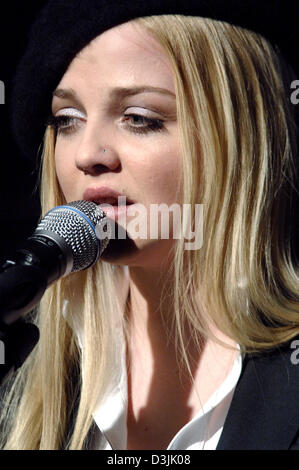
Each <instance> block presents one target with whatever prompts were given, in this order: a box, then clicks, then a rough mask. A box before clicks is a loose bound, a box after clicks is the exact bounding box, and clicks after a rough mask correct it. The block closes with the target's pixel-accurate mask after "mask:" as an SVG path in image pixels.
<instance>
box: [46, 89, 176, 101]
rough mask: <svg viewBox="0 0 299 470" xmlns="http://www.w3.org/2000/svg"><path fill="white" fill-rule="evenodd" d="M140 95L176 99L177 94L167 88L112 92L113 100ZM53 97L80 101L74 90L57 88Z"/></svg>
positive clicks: (117, 90) (115, 90)
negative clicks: (152, 94)
mask: <svg viewBox="0 0 299 470" xmlns="http://www.w3.org/2000/svg"><path fill="white" fill-rule="evenodd" d="M139 93H160V94H162V95H168V96H171V97H173V98H175V97H176V96H175V94H174V93H172V92H171V91H169V90H167V89H166V88H159V87H152V86H139V87H128V88H126V87H116V88H113V89H112V90H111V91H110V97H111V98H125V97H126V96H134V95H138V94H139ZM53 96H57V97H58V98H64V99H70V98H71V99H74V100H76V101H79V98H78V95H77V93H76V92H75V90H74V89H73V88H68V89H64V88H57V89H56V90H55V91H54V92H53Z"/></svg>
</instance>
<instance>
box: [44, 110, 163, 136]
mask: <svg viewBox="0 0 299 470" xmlns="http://www.w3.org/2000/svg"><path fill="white" fill-rule="evenodd" d="M124 117H125V121H127V120H128V119H130V118H133V117H135V118H139V119H142V120H143V121H144V122H146V123H147V125H146V126H144V127H134V126H126V127H127V128H128V129H129V130H130V132H133V133H134V134H139V135H145V134H148V133H150V132H161V131H162V132H163V130H164V129H165V128H164V121H162V120H161V119H153V118H147V117H145V116H141V115H139V114H125V115H124ZM77 119H78V118H74V117H72V116H50V118H49V119H48V121H47V125H49V126H52V127H53V128H54V130H55V131H56V134H57V135H59V134H62V135H70V134H72V133H74V132H75V131H76V124H75V122H76V120H77Z"/></svg>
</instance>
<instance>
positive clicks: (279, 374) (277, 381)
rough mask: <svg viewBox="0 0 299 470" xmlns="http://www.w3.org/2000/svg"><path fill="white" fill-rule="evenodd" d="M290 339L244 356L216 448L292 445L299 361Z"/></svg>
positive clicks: (298, 421) (298, 426) (297, 423)
mask: <svg viewBox="0 0 299 470" xmlns="http://www.w3.org/2000/svg"><path fill="white" fill-rule="evenodd" d="M291 343H292V341H291V342H290V343H289V344H287V345H286V346H283V347H280V348H278V349H276V350H274V351H272V352H270V353H267V354H261V355H250V356H249V355H246V356H245V358H244V365H243V369H242V373H241V376H240V379H239V381H238V384H237V386H236V389H235V393H234V396H233V399H232V403H231V406H230V409H229V412H228V415H227V418H226V420H225V423H224V427H223V431H222V434H221V437H220V440H219V443H218V446H217V450H226V449H227V450H283V449H289V448H290V446H291V444H292V442H293V440H294V439H295V436H296V434H297V433H298V430H299V364H296V362H297V361H294V349H292V348H291ZM297 357H298V355H297Z"/></svg>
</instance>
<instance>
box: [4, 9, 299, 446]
mask: <svg viewBox="0 0 299 470" xmlns="http://www.w3.org/2000/svg"><path fill="white" fill-rule="evenodd" d="M216 4H217V5H218V7H217V8H218V10H217V8H216V10H217V11H218V12H219V18H220V19H221V17H222V13H221V11H222V9H221V5H220V6H219V2H215V5H216ZM167 5H168V4H167V2H165V10H164V9H163V7H162V8H161V7H160V6H157V4H156V3H155V2H153V3H152V5H151V7H150V8H141V9H140V10H139V7H136V9H135V10H134V12H132V11H130V10H128V9H126V8H124V9H123V10H122V11H119V5H114V6H112V5H111V2H110V4H109V5H108V6H107V5H106V4H105V2H103V3H102V2H98V1H97V2H95V1H90V2H88V9H87V10H88V11H85V10H84V11H83V10H82V8H83V6H82V4H81V2H79V1H74V2H73V6H72V8H69V2H58V1H52V2H50V5H49V6H48V8H47V9H46V10H45V11H44V14H43V16H42V19H41V20H40V21H39V22H38V23H37V25H36V26H35V30H34V31H35V33H34V34H33V40H32V42H31V46H30V48H29V51H30V52H29V53H28V54H27V56H26V57H25V59H24V61H23V66H22V67H23V69H22V67H21V71H22V70H23V72H20V73H23V74H24V77H25V80H24V81H22V80H20V77H22V75H19V77H18V80H19V81H18V82H17V86H16V95H17V96H19V101H18V102H17V104H16V107H15V113H16V115H17V116H20V115H21V116H24V114H20V112H19V111H20V110H21V109H22V106H23V105H24V103H25V105H26V107H27V111H26V112H28V114H29V115H30V113H31V118H32V119H33V121H32V120H31V119H26V120H25V122H24V118H23V123H22V125H21V126H20V125H19V124H18V122H17V124H16V126H15V127H16V132H17V135H18V136H19V140H20V141H22V145H23V149H25V147H26V142H27V144H28V142H29V141H30V138H29V137H28V136H30V137H32V138H33V139H34V134H38V132H37V130H38V129H39V130H40V124H41V116H42V114H41V113H42V112H44V111H45V109H47V113H50V106H49V105H50V104H51V107H52V115H51V116H50V118H49V120H48V121H47V122H48V127H47V129H46V133H45V140H44V150H43V157H42V161H43V169H42V204H43V211H47V210H49V209H50V208H52V207H53V206H56V205H59V204H63V203H64V202H65V201H67V202H71V201H73V200H77V199H88V200H94V201H96V202H97V203H103V202H110V203H112V202H115V198H116V196H117V195H122V196H126V198H127V200H129V202H130V203H131V202H132V203H134V205H135V204H141V205H142V206H143V207H144V208H145V209H146V213H147V214H148V213H149V211H150V206H151V204H158V205H159V204H162V203H164V204H166V205H167V207H170V206H171V205H172V204H178V205H179V207H183V204H189V205H190V207H191V208H192V229H193V231H194V233H195V234H197V233H198V231H199V230H201V224H200V223H198V224H197V223H195V222H196V220H195V209H196V207H197V206H198V205H199V204H202V205H203V208H204V211H203V214H204V221H203V243H202V246H201V247H200V249H193V250H186V249H185V248H186V247H185V242H186V240H184V238H183V237H180V238H179V239H174V237H172V236H171V235H173V234H172V233H171V232H170V236H169V237H168V239H164V238H163V236H162V233H161V232H159V234H158V237H157V238H156V239H151V238H150V237H148V236H147V237H145V238H143V237H142V236H140V237H135V238H134V237H133V233H130V225H129V222H130V220H131V218H130V217H132V214H131V216H130V213H129V209H128V212H127V215H128V219H127V224H124V225H123V226H124V228H125V229H126V231H127V233H128V235H129V236H130V239H128V238H127V239H126V240H125V241H124V242H123V241H122V242H121V243H120V242H118V241H115V243H112V244H111V245H110V246H108V248H107V250H106V251H105V252H104V254H103V257H102V260H101V261H100V262H98V263H97V264H96V265H95V266H94V267H93V268H91V269H89V270H87V271H83V272H80V273H77V274H73V275H70V276H69V277H67V278H66V279H62V280H61V281H59V282H57V283H56V284H55V285H54V286H53V287H51V288H49V289H48V290H47V293H46V295H45V296H44V298H43V300H42V303H41V306H40V309H39V314H38V320H37V322H38V325H39V327H40V332H41V337H40V341H39V344H38V346H37V348H36V349H35V351H34V352H33V353H32V355H31V357H30V358H29V360H27V362H26V364H25V366H24V367H23V368H22V370H21V371H20V373H19V375H18V378H17V379H16V381H15V382H14V387H13V388H12V391H11V395H10V398H8V399H7V403H8V404H7V410H8V412H9V413H10V415H11V418H10V419H11V423H12V424H11V430H10V432H7V434H8V438H7V443H6V448H9V449H11V448H15V449H66V448H70V449H82V448H97V449H109V448H112V449H167V448H168V449H216V448H217V449H221V448H248V449H250V448H251V449H254V448H265V449H267V448H268V449H269V448H284V449H286V448H292V447H293V448H294V447H295V446H296V444H295V442H296V435H297V433H298V428H299V426H298V420H299V416H298V407H297V406H296V405H295V403H294V402H295V400H296V399H295V397H296V396H297V395H296V391H295V390H297V387H298V380H299V379H298V370H297V369H296V368H295V366H294V365H293V363H292V361H291V353H292V352H293V350H292V349H291V346H290V345H291V344H293V341H294V338H295V337H296V335H298V333H299V312H298V294H297V290H298V272H297V271H296V266H295V260H294V258H295V255H294V251H293V250H292V246H291V226H290V224H291V218H292V210H293V206H292V198H293V192H294V189H293V185H294V183H295V171H294V164H295V158H296V151H297V150H296V132H295V129H294V117H293V116H292V114H291V111H292V110H291V109H290V107H289V104H288V97H287V96H286V92H285V89H284V79H285V77H284V75H283V73H282V71H283V70H284V69H283V59H282V58H280V57H279V56H278V55H277V54H276V52H275V51H274V49H273V47H272V46H271V45H270V43H269V42H268V41H267V40H266V39H264V38H263V37H262V36H260V35H258V34H256V33H253V32H251V31H248V30H245V29H242V28H240V27H238V26H235V25H234V24H228V23H226V22H221V21H218V20H219V18H218V16H217V13H216V15H215V14H214V15H210V16H211V17H212V18H214V19H209V18H207V17H205V16H208V15H206V12H205V7H202V8H201V7H200V6H198V5H197V6H194V5H193V4H190V5H189V9H188V7H186V8H187V10H188V11H187V10H186V8H185V9H184V8H183V7H182V5H180V4H179V6H178V9H177V10H176V11H173V8H172V9H168V6H167ZM126 7H128V5H126ZM84 8H85V9H86V2H85V3H84ZM163 13H183V14H185V15H188V17H183V16H167V17H166V16H164V15H163ZM149 15H155V16H153V17H151V18H140V17H141V16H149ZM200 16H203V17H200ZM132 18H133V21H129V20H131V19H132ZM135 18H137V19H135ZM54 19H55V21H54ZM75 19H76V21H75ZM100 23H101V24H100ZM232 23H234V22H233V21H232ZM73 25H76V27H74V26H73ZM103 25H104V26H103ZM58 32H60V36H59V35H58ZM51 35H52V36H51ZM63 35H64V39H65V42H64V41H63V40H62V36H63ZM82 37H84V39H83V40H82ZM53 38H55V41H54V39H53ZM56 38H57V39H56ZM37 43H38V44H37ZM55 44H56V45H55ZM62 47H63V50H62ZM39 51H42V56H41V55H39V56H38V54H40V52H39ZM45 57H46V60H45ZM62 57H63V59H62ZM30 59H31V61H32V63H31V62H30ZM34 61H35V62H34ZM24 64H25V67H27V68H24ZM26 64H27V65H26ZM37 64H38V66H37ZM33 66H34V67H33ZM30 68H32V70H39V72H40V73H39V78H38V80H40V83H38V86H37V87H36V88H37V90H36V89H35V86H34V83H33V84H31V85H32V86H31V92H30V93H32V90H34V92H33V93H32V95H31V98H29V99H30V101H29V100H28V96H29V91H28V87H27V86H26V85H27V84H28V83H29V82H28V80H29V78H28V77H29V76H30V78H31V80H33V75H32V73H31V74H30V70H29V69H30ZM290 77H291V75H290V76H288V77H287V79H286V80H289V79H290ZM26 80H27V84H26ZM18 88H19V89H18ZM20 88H22V90H20ZM49 91H50V93H51V95H50V94H49ZM22 93H23V95H24V94H26V93H28V95H27V101H26V100H24V99H22ZM50 96H51V103H50V101H49V97H50ZM23 97H24V96H23ZM37 103H39V104H40V109H41V110H42V111H40V110H39V107H37ZM33 110H34V111H33ZM32 111H33V112H32ZM38 121H39V123H37V122H38ZM19 122H20V120H19ZM28 122H30V127H32V129H29V127H28V126H27V123H28ZM32 147H33V140H32V139H31V142H30V144H28V147H27V148H30V150H31V151H32ZM107 187H108V190H107ZM113 191H114V192H113ZM129 207H130V206H129V205H128V208H129ZM108 215H110V216H111V217H112V218H113V217H114V218H116V221H117V223H118V224H119V225H121V224H122V221H121V220H120V217H119V216H118V214H117V212H116V211H114V210H112V212H110V213H109V214H108ZM142 224H144V226H143V228H147V229H149V228H150V227H148V226H147V225H146V222H145V221H144V222H141V225H142ZM146 232H147V233H149V231H148V230H147V231H146ZM183 233H185V232H183ZM195 238H196V237H195ZM132 240H133V243H132ZM287 376H288V377H289V380H288V381H287V380H286V377H287ZM20 396H21V401H20V404H19V406H18V409H17V410H16V405H14V404H16V403H17V400H18V399H19V397H20ZM32 397H34V400H32ZM10 399H11V400H12V401H10ZM271 400H272V401H271ZM284 400H285V401H284ZM278 409H280V410H282V411H281V412H280V413H279V412H278V411H277V410H278ZM273 410H274V411H275V412H274V413H273ZM290 414H292V420H290V419H289V418H290V416H289V415H290ZM261 422H262V424H261ZM257 425H258V428H259V431H258V430H257V429H255V428H254V426H257ZM259 433H260V434H259Z"/></svg>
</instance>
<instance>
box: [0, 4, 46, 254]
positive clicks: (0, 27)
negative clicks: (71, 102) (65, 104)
mask: <svg viewBox="0 0 299 470" xmlns="http://www.w3.org/2000/svg"><path fill="white" fill-rule="evenodd" d="M45 3H46V2H45V1H43V0H38V1H37V0H31V1H28V0H26V1H23V0H11V1H8V2H7V1H6V2H2V3H1V7H0V80H1V81H2V82H4V85H5V104H0V259H1V258H3V257H4V256H6V255H7V254H8V253H9V252H10V251H12V250H13V249H14V247H15V246H17V244H18V243H19V242H20V241H21V240H23V239H24V238H26V237H27V236H29V235H30V234H31V233H32V232H33V230H34V228H35V226H36V224H37V222H38V217H39V197H38V191H36V190H35V186H36V180H37V175H36V173H34V169H33V168H32V166H31V165H30V164H29V162H28V161H26V160H24V158H23V157H22V156H21V153H20V150H19V149H18V148H17V146H16V144H15V143H14V139H13V136H12V133H11V125H10V118H9V103H10V98H11V88H12V78H13V76H14V73H15V70H16V66H17V63H18V61H19V60H20V58H21V56H22V54H23V52H24V50H25V48H26V44H27V39H28V33H29V30H30V27H31V24H32V22H33V21H34V19H35V17H36V16H37V14H38V12H39V11H40V9H41V8H42V7H43V5H44V4H45Z"/></svg>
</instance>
